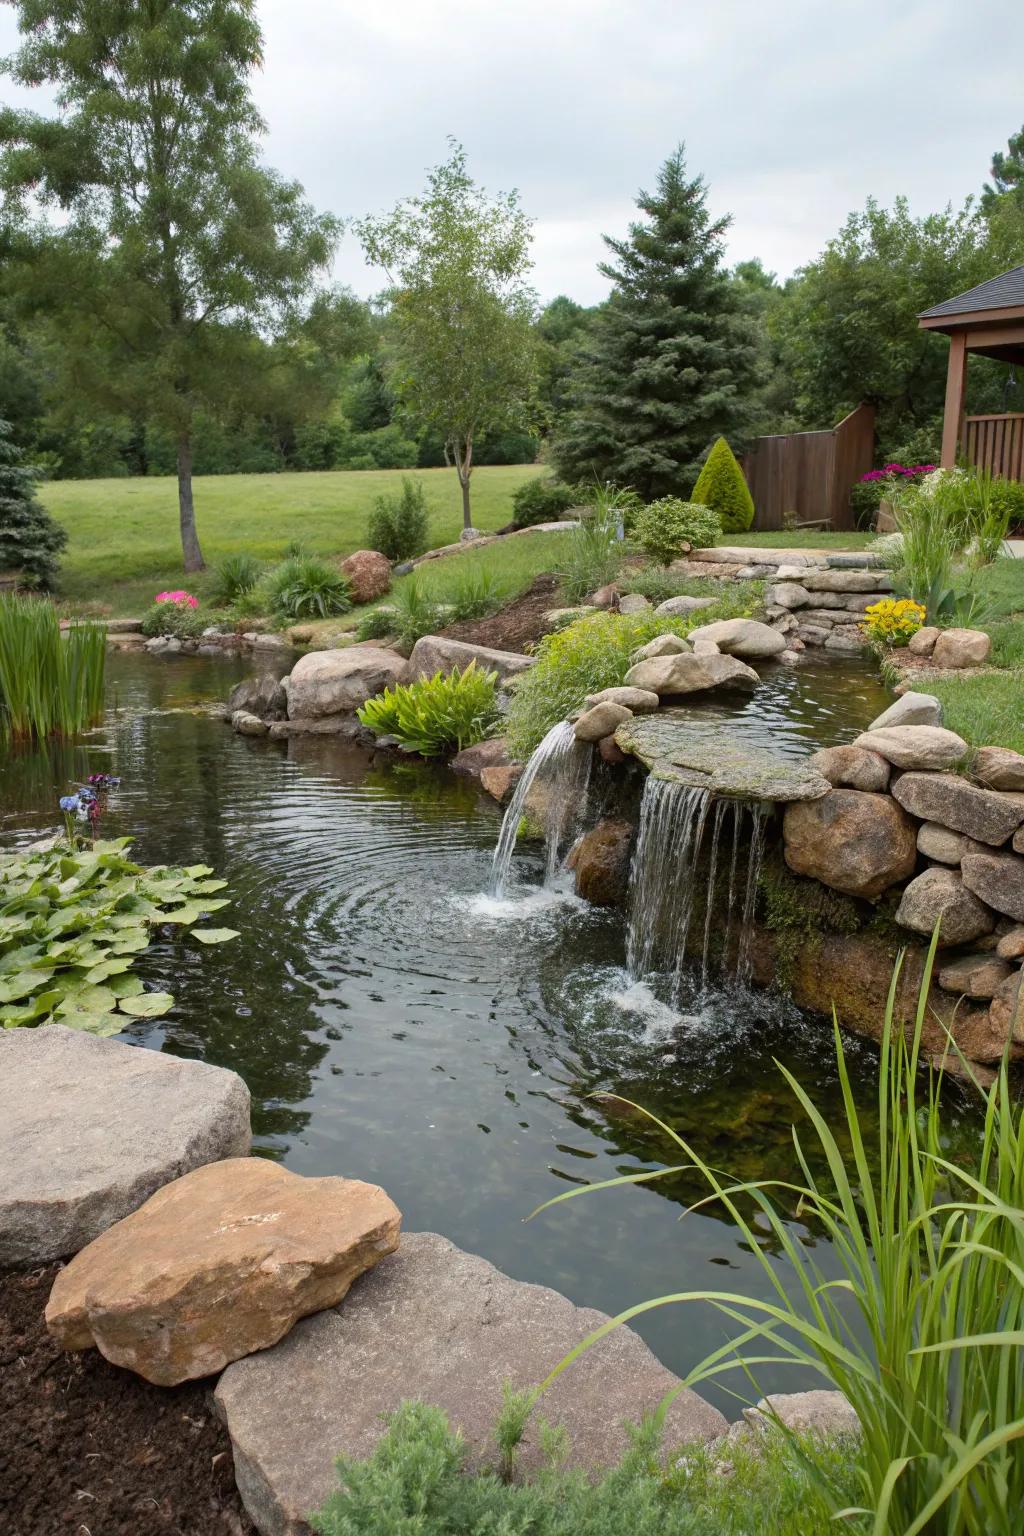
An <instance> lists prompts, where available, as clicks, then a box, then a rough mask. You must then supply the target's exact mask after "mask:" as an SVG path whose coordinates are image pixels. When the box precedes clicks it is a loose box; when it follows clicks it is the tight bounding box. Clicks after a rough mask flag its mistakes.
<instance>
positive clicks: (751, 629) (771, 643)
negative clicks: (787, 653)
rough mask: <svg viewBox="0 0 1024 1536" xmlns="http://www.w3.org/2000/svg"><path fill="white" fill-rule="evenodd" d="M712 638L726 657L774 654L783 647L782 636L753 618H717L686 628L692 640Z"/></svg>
mask: <svg viewBox="0 0 1024 1536" xmlns="http://www.w3.org/2000/svg"><path fill="white" fill-rule="evenodd" d="M698 637H699V638H700V639H702V640H713V641H714V642H715V644H716V645H717V646H718V649H719V650H720V651H721V652H722V653H723V654H724V655H726V656H739V657H740V658H741V659H756V658H757V657H759V656H777V655H778V654H779V652H780V651H784V650H785V649H786V641H785V638H784V637H783V636H782V635H780V634H779V632H778V630H777V629H773V628H772V627H771V625H770V624H762V623H760V622H759V621H758V620H757V619H719V620H718V621H717V623H714V624H702V625H701V627H700V628H699V629H694V630H691V631H690V639H691V640H693V641H695V640H697V639H698Z"/></svg>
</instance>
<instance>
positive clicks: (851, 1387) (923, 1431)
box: [540, 935, 1024, 1536]
mask: <svg viewBox="0 0 1024 1536" xmlns="http://www.w3.org/2000/svg"><path fill="white" fill-rule="evenodd" d="M936 942H937V935H936V938H935V939H933V941H932V946H931V951H930V954H929V956H928V962H927V965H926V967H925V971H924V976H923V979H922V983H921V991H920V996H919V1002H918V1008H917V1016H916V1020H915V1024H914V1028H913V1030H912V1031H911V1032H910V1035H909V1038H908V1035H907V1033H906V1032H905V1031H904V1029H903V1027H902V1026H901V1023H900V1021H899V1019H898V1018H897V1017H896V1013H895V1009H896V1003H895V999H896V991H897V982H898V978H899V963H897V967H896V972H895V974H894V976H893V981H892V986H891V988H890V991H889V1000H888V1004H887V1007H886V1012H885V1023H884V1029H883V1034H882V1042H881V1059H880V1062H879V1075H878V1112H877V1119H875V1117H872V1118H871V1119H870V1120H869V1119H868V1118H867V1117H863V1116H862V1115H861V1114H860V1112H859V1111H858V1109H857V1105H856V1103H855V1100H854V1096H853V1091H852V1087H851V1083H850V1076H849V1072H848V1069H847V1064H846V1057H845V1053H844V1049H843V1041H842V1036H841V1034H840V1031H839V1026H838V1022H836V1023H835V1025H834V1033H835V1053H836V1062H837V1065H838V1070H839V1081H840V1085H841V1089H842V1096H843V1103H844V1115H843V1117H842V1122H841V1125H840V1126H837V1127H835V1128H833V1126H832V1125H830V1124H829V1122H828V1121H827V1120H826V1119H825V1117H824V1116H823V1115H822V1113H821V1112H820V1110H819V1109H818V1107H817V1105H816V1104H815V1102H814V1099H813V1097H812V1096H811V1094H809V1093H808V1092H807V1090H806V1089H805V1088H804V1086H803V1085H802V1084H801V1083H800V1082H799V1081H798V1080H797V1079H796V1078H795V1077H794V1076H793V1075H792V1073H790V1072H789V1071H787V1069H786V1068H785V1067H781V1066H780V1068H779V1070H780V1071H781V1073H782V1075H783V1077H784V1078H785V1080H786V1082H787V1084H788V1086H789V1088H790V1090H791V1092H792V1094H793V1097H794V1100H795V1105H796V1106H798V1108H799V1111H800V1113H801V1117H802V1118H801V1122H800V1125H801V1128H800V1129H797V1127H796V1126H794V1128H793V1141H794V1145H795V1147H796V1151H797V1156H798V1159H799V1162H800V1167H801V1170H802V1174H803V1177H802V1179H801V1180H799V1181H798V1182H797V1183H795V1184H789V1183H784V1182H778V1181H757V1180H751V1181H743V1182H734V1181H732V1180H731V1179H729V1178H728V1176H727V1175H724V1174H722V1173H720V1172H719V1171H717V1170H716V1169H714V1168H712V1167H711V1166H710V1165H709V1164H708V1163H706V1162H705V1161H704V1159H703V1158H702V1157H701V1155H700V1153H699V1152H698V1151H697V1150H696V1149H695V1148H694V1147H693V1146H691V1145H690V1144H689V1143H688V1142H686V1141H685V1140H683V1138H682V1137H680V1136H679V1135H677V1134H676V1132H675V1131H673V1130H672V1129H671V1127H670V1126H668V1125H666V1124H665V1123H664V1122H662V1121H661V1120H658V1119H657V1118H656V1117H655V1116H653V1115H650V1114H648V1115H647V1118H648V1119H650V1120H651V1121H652V1123H653V1124H654V1125H656V1126H657V1127H659V1129H660V1131H661V1132H662V1133H663V1134H664V1135H665V1136H668V1137H670V1138H671V1139H672V1140H673V1141H674V1142H675V1143H676V1145H677V1146H678V1147H679V1148H680V1150H681V1151H682V1153H683V1156H684V1158H685V1160H686V1164H685V1165H686V1167H688V1168H689V1169H690V1170H691V1173H692V1171H693V1170H694V1169H695V1170H697V1171H698V1172H699V1173H700V1175H701V1176H702V1178H703V1180H704V1182H705V1183H706V1185H707V1188H708V1195H707V1197H706V1198H705V1199H704V1200H702V1201H700V1202H698V1205H696V1206H694V1207H693V1208H692V1209H700V1208H701V1207H703V1206H704V1205H705V1204H713V1205H714V1206H715V1208H716V1209H717V1210H719V1211H722V1212H725V1213H727V1214H728V1215H729V1217H730V1218H731V1220H732V1222H733V1225H734V1226H735V1228H736V1230H737V1231H738V1233H739V1235H740V1237H741V1238H742V1240H743V1244H744V1246H745V1247H746V1248H747V1249H748V1250H749V1252H750V1253H751V1254H752V1255H753V1257H754V1259H755V1261H756V1262H757V1263H758V1264H759V1266H760V1268H761V1271H762V1278H763V1285H764V1294H765V1295H767V1296H768V1297H769V1298H770V1299H769V1300H761V1299H759V1298H756V1297H750V1296H743V1295H740V1294H737V1293H735V1292H731V1291H703V1290H702V1291H691V1292H680V1293H678V1294H676V1295H669V1296H660V1297H658V1298H656V1299H655V1300H653V1301H648V1302H642V1303H641V1304H640V1305H639V1306H635V1307H631V1308H629V1310H628V1311H626V1312H623V1313H621V1314H620V1315H619V1316H618V1317H617V1318H614V1319H613V1320H612V1321H610V1322H608V1323H606V1324H605V1325H604V1326H602V1327H601V1328H599V1329H597V1330H596V1331H595V1332H594V1333H592V1334H590V1335H589V1337H588V1338H586V1339H584V1340H583V1342H582V1343H581V1344H579V1345H578V1346H577V1347H576V1348H575V1349H573V1350H572V1351H571V1352H570V1353H569V1354H568V1355H566V1357H565V1358H564V1360H562V1361H560V1362H559V1364H558V1365H557V1366H556V1367H555V1369H554V1371H552V1372H551V1374H550V1375H549V1376H548V1378H547V1379H546V1381H545V1382H544V1384H543V1385H544V1386H545V1387H546V1386H547V1385H549V1384H550V1383H551V1382H552V1381H553V1380H554V1379H555V1377H557V1376H558V1375H559V1374H560V1373H561V1372H562V1371H563V1370H565V1369H566V1367H567V1366H569V1365H570V1364H571V1363H572V1361H573V1360H575V1359H576V1358H578V1356H579V1355H580V1354H581V1353H582V1352H583V1351H584V1350H586V1349H588V1348H590V1346H591V1345H592V1344H594V1343H596V1342H597V1340H598V1339H600V1338H602V1337H603V1336H604V1335H605V1334H606V1333H608V1332H609V1331H610V1330H611V1329H613V1328H615V1327H618V1326H619V1325H620V1324H621V1323H624V1322H628V1321H630V1319H632V1318H634V1317H636V1316H638V1315H640V1314H641V1313H644V1312H647V1311H649V1310H651V1309H652V1308H655V1307H662V1306H665V1305H667V1304H669V1303H676V1302H693V1301H700V1302H702V1303H705V1304H710V1305H711V1306H713V1307H714V1308H715V1309H716V1310H717V1311H718V1312H719V1313H720V1314H721V1315H722V1317H723V1318H726V1319H728V1320H729V1321H730V1322H731V1323H732V1324H733V1325H737V1326H738V1331H735V1332H734V1333H733V1335H732V1337H731V1338H730V1339H729V1340H728V1341H727V1342H724V1343H722V1344H721V1345H720V1346H719V1347H718V1348H716V1349H715V1350H713V1351H712V1352H711V1354H709V1355H707V1356H706V1357H705V1359H704V1360H702V1361H701V1362H700V1363H699V1364H698V1365H697V1366H695V1367H694V1369H693V1370H692V1371H691V1372H690V1373H689V1375H688V1376H687V1378H686V1384H687V1385H688V1386H696V1385H698V1384H699V1383H700V1382H703V1381H708V1380H712V1379H714V1378H717V1377H721V1376H723V1375H725V1374H726V1373H729V1372H737V1371H738V1372H740V1374H741V1378H742V1382H741V1385H744V1386H745V1385H747V1383H749V1382H750V1381H751V1380H753V1382H755V1383H756V1380H757V1371H758V1367H759V1366H761V1365H764V1364H771V1365H772V1366H773V1367H777V1366H779V1365H795V1366H797V1367H799V1368H800V1369H801V1370H802V1371H804V1372H805V1373H806V1372H807V1371H811V1372H814V1373H815V1374H816V1375H818V1376H819V1377H821V1378H823V1383H824V1384H825V1385H827V1386H830V1387H833V1388H837V1389H838V1390H839V1391H841V1392H843V1393H844V1394H845V1396H846V1398H847V1399H848V1401H849V1402H850V1404H851V1405H852V1407H853V1409H854V1410H855V1412H856V1414H857V1418H858V1419H859V1421H860V1427H861V1437H860V1445H859V1451H858V1454H857V1456H856V1459H855V1462H854V1470H855V1473H856V1479H857V1482H858V1484H859V1486H858V1489H857V1492H856V1496H855V1498H854V1500H853V1501H852V1502H851V1501H850V1500H849V1499H848V1498H847V1497H844V1496H843V1495H842V1494H841V1493H840V1490H839V1489H834V1490H832V1494H833V1501H834V1507H835V1510H836V1515H837V1518H840V1517H844V1518H846V1519H848V1520H850V1521H851V1522H852V1523H853V1524H854V1528H855V1529H856V1528H862V1529H865V1530H868V1531H870V1532H872V1536H890V1533H891V1536H1012V1533H1015V1532H1017V1531H1019V1530H1020V1515H1021V1510H1022V1509H1024V1123H1022V1121H1024V1110H1022V1106H1021V1103H1020V1100H1019V1099H1018V1098H1016V1097H1015V1095H1014V1094H1013V1092H1012V1091H1011V1088H1010V1083H1009V1077H1008V1073H1007V1067H1006V1063H1005V1060H1004V1062H1003V1064H1002V1066H1001V1067H1000V1069H999V1071H998V1073H997V1075H996V1079H995V1081H994V1083H993V1084H992V1086H991V1088H990V1089H989V1090H988V1091H987V1094H986V1095H985V1100H984V1103H985V1116H984V1122H983V1125H982V1127H981V1129H980V1132H979V1142H978V1146H977V1149H976V1156H975V1157H974V1159H973V1160H972V1161H971V1163H970V1165H969V1166H963V1165H961V1164H960V1163H957V1162H954V1161H953V1160H952V1159H951V1158H950V1157H949V1156H948V1155H947V1152H946V1136H945V1134H944V1126H943V1119H942V1094H941V1088H942V1084H941V1076H940V1074H938V1073H936V1072H934V1071H932V1072H930V1073H929V1076H928V1078H927V1079H926V1080H925V1079H923V1076H922V1061H921V1035H922V1029H923V1026H924V1023H925V1020H926V1017H927V1014H928V995H929V989H930V986H931V977H932V968H933V964H934V958H935V951H936ZM979 1091H980V1090H979ZM632 1108H633V1109H634V1110H636V1109H639V1112H640V1113H642V1114H646V1113H647V1112H646V1111H644V1110H642V1109H640V1107H639V1106H635V1105H634V1106H632ZM804 1126H806V1130H804V1129H803V1127H804ZM869 1126H870V1130H869ZM808 1140H809V1141H810V1142H811V1143H813V1145H805V1142H806V1141H808ZM869 1142H870V1143H871V1144H870V1145H869ZM822 1160H824V1167H825V1168H826V1169H827V1172H826V1173H824V1174H822V1175H821V1176H819V1175H817V1174H815V1173H814V1172H813V1171H812V1170H813V1169H814V1168H815V1167H818V1166H819V1165H821V1164H822ZM678 1171H679V1170H678V1169H657V1170H653V1171H647V1172H641V1173H635V1174H625V1175H622V1176H621V1177H619V1178H615V1179H609V1180H604V1181H603V1182H602V1183H599V1184H594V1185H590V1186H588V1187H587V1188H586V1189H575V1190H570V1191H568V1192H567V1193H566V1194H564V1195H559V1196H556V1198H555V1199H554V1200H552V1201H549V1202H547V1204H548V1205H549V1206H551V1205H557V1204H559V1203H560V1202H561V1201H563V1200H565V1199H571V1198H573V1197H575V1196H578V1195H581V1194H592V1193H593V1192H594V1191H595V1190H597V1189H602V1188H610V1187H612V1186H614V1185H621V1184H630V1183H644V1182H647V1181H648V1180H650V1179H656V1178H660V1177H664V1176H665V1175H666V1174H671V1173H674V1172H678ZM794 1208H796V1209H797V1210H798V1211H799V1212H800V1215H801V1217H802V1220H803V1221H804V1222H809V1223H810V1224H811V1226H812V1227H813V1229H814V1230H815V1231H816V1232H818V1233H820V1234H822V1235H823V1236H824V1237H826V1238H827V1239H828V1240H829V1245H828V1247H829V1254H830V1263H829V1265H828V1272H826V1271H825V1269H823V1268H822V1267H821V1266H820V1265H819V1264H818V1263H817V1261H816V1259H815V1256H814V1253H815V1249H814V1246H813V1245H805V1243H804V1242H803V1241H802V1240H801V1237H800V1234H799V1232H798V1231H796V1230H794V1227H793V1223H792V1212H793V1210H794ZM540 1209H542V1210H543V1209H546V1207H544V1206H542V1207H541V1208H540ZM752 1211H753V1214H752ZM766 1234H767V1236H766ZM779 1256H781V1257H782V1259H783V1260H784V1261H785V1262H784V1263H780V1262H779ZM857 1522H863V1524H862V1525H860V1526H858V1524H857Z"/></svg>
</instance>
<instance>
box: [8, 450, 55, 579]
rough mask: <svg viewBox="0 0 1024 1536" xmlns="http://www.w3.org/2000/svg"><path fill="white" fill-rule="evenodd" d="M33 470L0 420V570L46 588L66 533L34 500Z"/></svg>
mask: <svg viewBox="0 0 1024 1536" xmlns="http://www.w3.org/2000/svg"><path fill="white" fill-rule="evenodd" d="M35 492H36V472H35V470H34V469H32V468H31V467H30V466H29V465H28V464H24V463H23V462H22V457H21V453H20V452H19V450H18V449H17V448H16V447H15V445H14V443H13V442H12V441H11V428H10V426H9V424H8V423H7V422H6V421H2V420H0V571H4V572H7V571H13V572H15V573H16V574H18V576H19V577H20V579H21V581H22V583H23V584H24V585H26V586H33V587H42V588H44V589H45V588H48V587H50V586H52V585H53V581H54V578H55V576H56V574H57V556H58V555H59V554H60V551H61V550H62V549H63V548H64V545H65V544H66V543H67V541H68V536H67V534H66V533H65V532H64V529H63V528H61V527H60V526H59V525H58V524H57V523H55V522H54V521H53V518H52V517H50V515H49V513H48V512H46V511H45V510H44V509H43V507H42V506H41V505H40V503H39V502H38V501H37V500H36V494H35Z"/></svg>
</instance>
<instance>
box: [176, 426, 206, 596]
mask: <svg viewBox="0 0 1024 1536" xmlns="http://www.w3.org/2000/svg"><path fill="white" fill-rule="evenodd" d="M178 518H179V521H180V523H181V553H182V555H183V557H184V562H185V570H186V571H188V572H190V571H205V570H206V561H205V560H204V559H203V552H202V550H201V549H200V548H199V536H198V534H197V533H196V509H195V503H194V502H193V500H192V434H191V432H190V431H188V430H187V429H186V430H185V431H183V432H181V433H180V434H179V437H178Z"/></svg>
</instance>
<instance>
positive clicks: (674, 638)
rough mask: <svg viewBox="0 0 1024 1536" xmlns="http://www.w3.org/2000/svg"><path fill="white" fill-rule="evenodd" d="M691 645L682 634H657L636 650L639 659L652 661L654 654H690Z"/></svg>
mask: <svg viewBox="0 0 1024 1536" xmlns="http://www.w3.org/2000/svg"><path fill="white" fill-rule="evenodd" d="M689 651H690V647H689V645H688V644H687V642H686V641H685V640H684V639H683V638H682V636H680V635H671V634H670V635H655V637H654V639H653V640H648V642H647V644H646V645H642V646H641V647H640V649H639V650H638V651H637V652H636V658H637V660H638V661H650V659H651V658H652V657H653V656H683V655H688V654H689Z"/></svg>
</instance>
